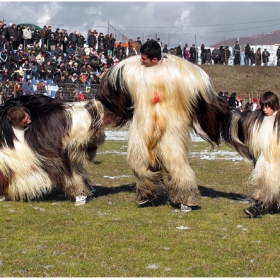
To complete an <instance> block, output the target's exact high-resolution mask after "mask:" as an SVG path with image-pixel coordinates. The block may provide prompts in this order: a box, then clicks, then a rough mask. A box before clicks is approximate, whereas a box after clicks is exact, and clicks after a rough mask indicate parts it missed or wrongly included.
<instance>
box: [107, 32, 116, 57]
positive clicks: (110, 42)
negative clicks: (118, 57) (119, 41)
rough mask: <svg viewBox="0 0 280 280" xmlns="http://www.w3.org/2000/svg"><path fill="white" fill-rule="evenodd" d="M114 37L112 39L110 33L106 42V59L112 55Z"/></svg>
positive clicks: (112, 35)
mask: <svg viewBox="0 0 280 280" xmlns="http://www.w3.org/2000/svg"><path fill="white" fill-rule="evenodd" d="M115 41H116V39H115V37H114V34H113V33H111V34H110V36H109V38H108V41H107V57H109V55H113V53H114V47H115Z"/></svg>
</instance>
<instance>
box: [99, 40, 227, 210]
mask: <svg viewBox="0 0 280 280" xmlns="http://www.w3.org/2000/svg"><path fill="white" fill-rule="evenodd" d="M140 51H141V56H139V55H137V56H133V57H130V58H127V59H125V60H123V61H121V62H120V63H118V64H117V65H115V66H114V67H111V68H110V69H109V70H108V71H107V72H106V73H105V75H104V76H103V78H102V80H101V84H100V86H99V89H98V93H97V95H96V99H97V100H99V101H101V102H102V104H103V105H104V107H105V108H104V109H105V117H104V124H105V125H106V124H111V125H112V124H113V125H115V126H117V127H121V126H123V125H125V124H126V123H127V122H128V121H131V124H130V130H129V140H128V154H127V159H128V163H129V165H130V167H131V168H132V170H133V172H134V174H135V177H136V196H137V198H136V202H137V203H138V204H139V205H141V204H145V203H148V202H150V201H153V200H154V199H155V198H157V196H158V195H159V194H161V193H162V192H166V191H168V194H169V198H170V200H171V202H172V203H173V204H175V205H178V206H179V207H180V208H181V210H182V211H185V212H189V211H191V210H192V208H191V207H195V206H197V205H198V202H199V190H198V187H197V183H196V178H195V174H194V171H193V170H192V168H191V167H190V164H189V160H188V154H189V149H190V140H191V137H190V132H191V131H192V130H194V131H195V132H197V133H198V134H199V135H200V136H201V137H202V138H204V139H205V140H207V141H209V142H210V143H211V144H213V143H216V144H219V143H220V128H221V124H222V122H223V120H224V117H225V114H226V113H227V112H228V103H227V102H226V101H225V100H224V99H222V98H220V97H218V95H217V94H216V92H215V90H214V88H213V85H212V83H211V80H210V78H209V76H208V75H207V74H206V73H205V72H204V71H203V70H202V69H200V68H199V67H197V66H195V65H193V64H192V63H189V62H188V61H186V60H184V59H182V58H179V57H176V56H173V55H166V56H165V57H162V55H161V48H160V46H159V44H158V43H157V42H156V41H154V40H150V41H147V42H146V43H145V44H143V45H142V46H141V48H140Z"/></svg>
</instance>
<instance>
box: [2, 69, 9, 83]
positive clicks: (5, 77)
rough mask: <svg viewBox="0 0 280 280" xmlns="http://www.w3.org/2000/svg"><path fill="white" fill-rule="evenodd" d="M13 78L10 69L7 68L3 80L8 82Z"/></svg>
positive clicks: (3, 73)
mask: <svg viewBox="0 0 280 280" xmlns="http://www.w3.org/2000/svg"><path fill="white" fill-rule="evenodd" d="M10 80H11V75H10V73H9V71H8V69H5V70H4V72H2V81H4V82H8V81H10Z"/></svg>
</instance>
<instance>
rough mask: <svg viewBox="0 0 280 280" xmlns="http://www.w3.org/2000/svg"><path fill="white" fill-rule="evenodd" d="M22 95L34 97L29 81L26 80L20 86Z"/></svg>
mask: <svg viewBox="0 0 280 280" xmlns="http://www.w3.org/2000/svg"><path fill="white" fill-rule="evenodd" d="M22 91H23V95H34V93H35V92H34V89H33V86H32V84H31V82H30V79H27V80H26V82H24V83H23V85H22Z"/></svg>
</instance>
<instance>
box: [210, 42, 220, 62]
mask: <svg viewBox="0 0 280 280" xmlns="http://www.w3.org/2000/svg"><path fill="white" fill-rule="evenodd" d="M220 55H221V53H220V51H219V50H218V47H217V46H215V47H214V50H213V51H212V58H213V60H214V64H219V63H220V59H221V58H220Z"/></svg>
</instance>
